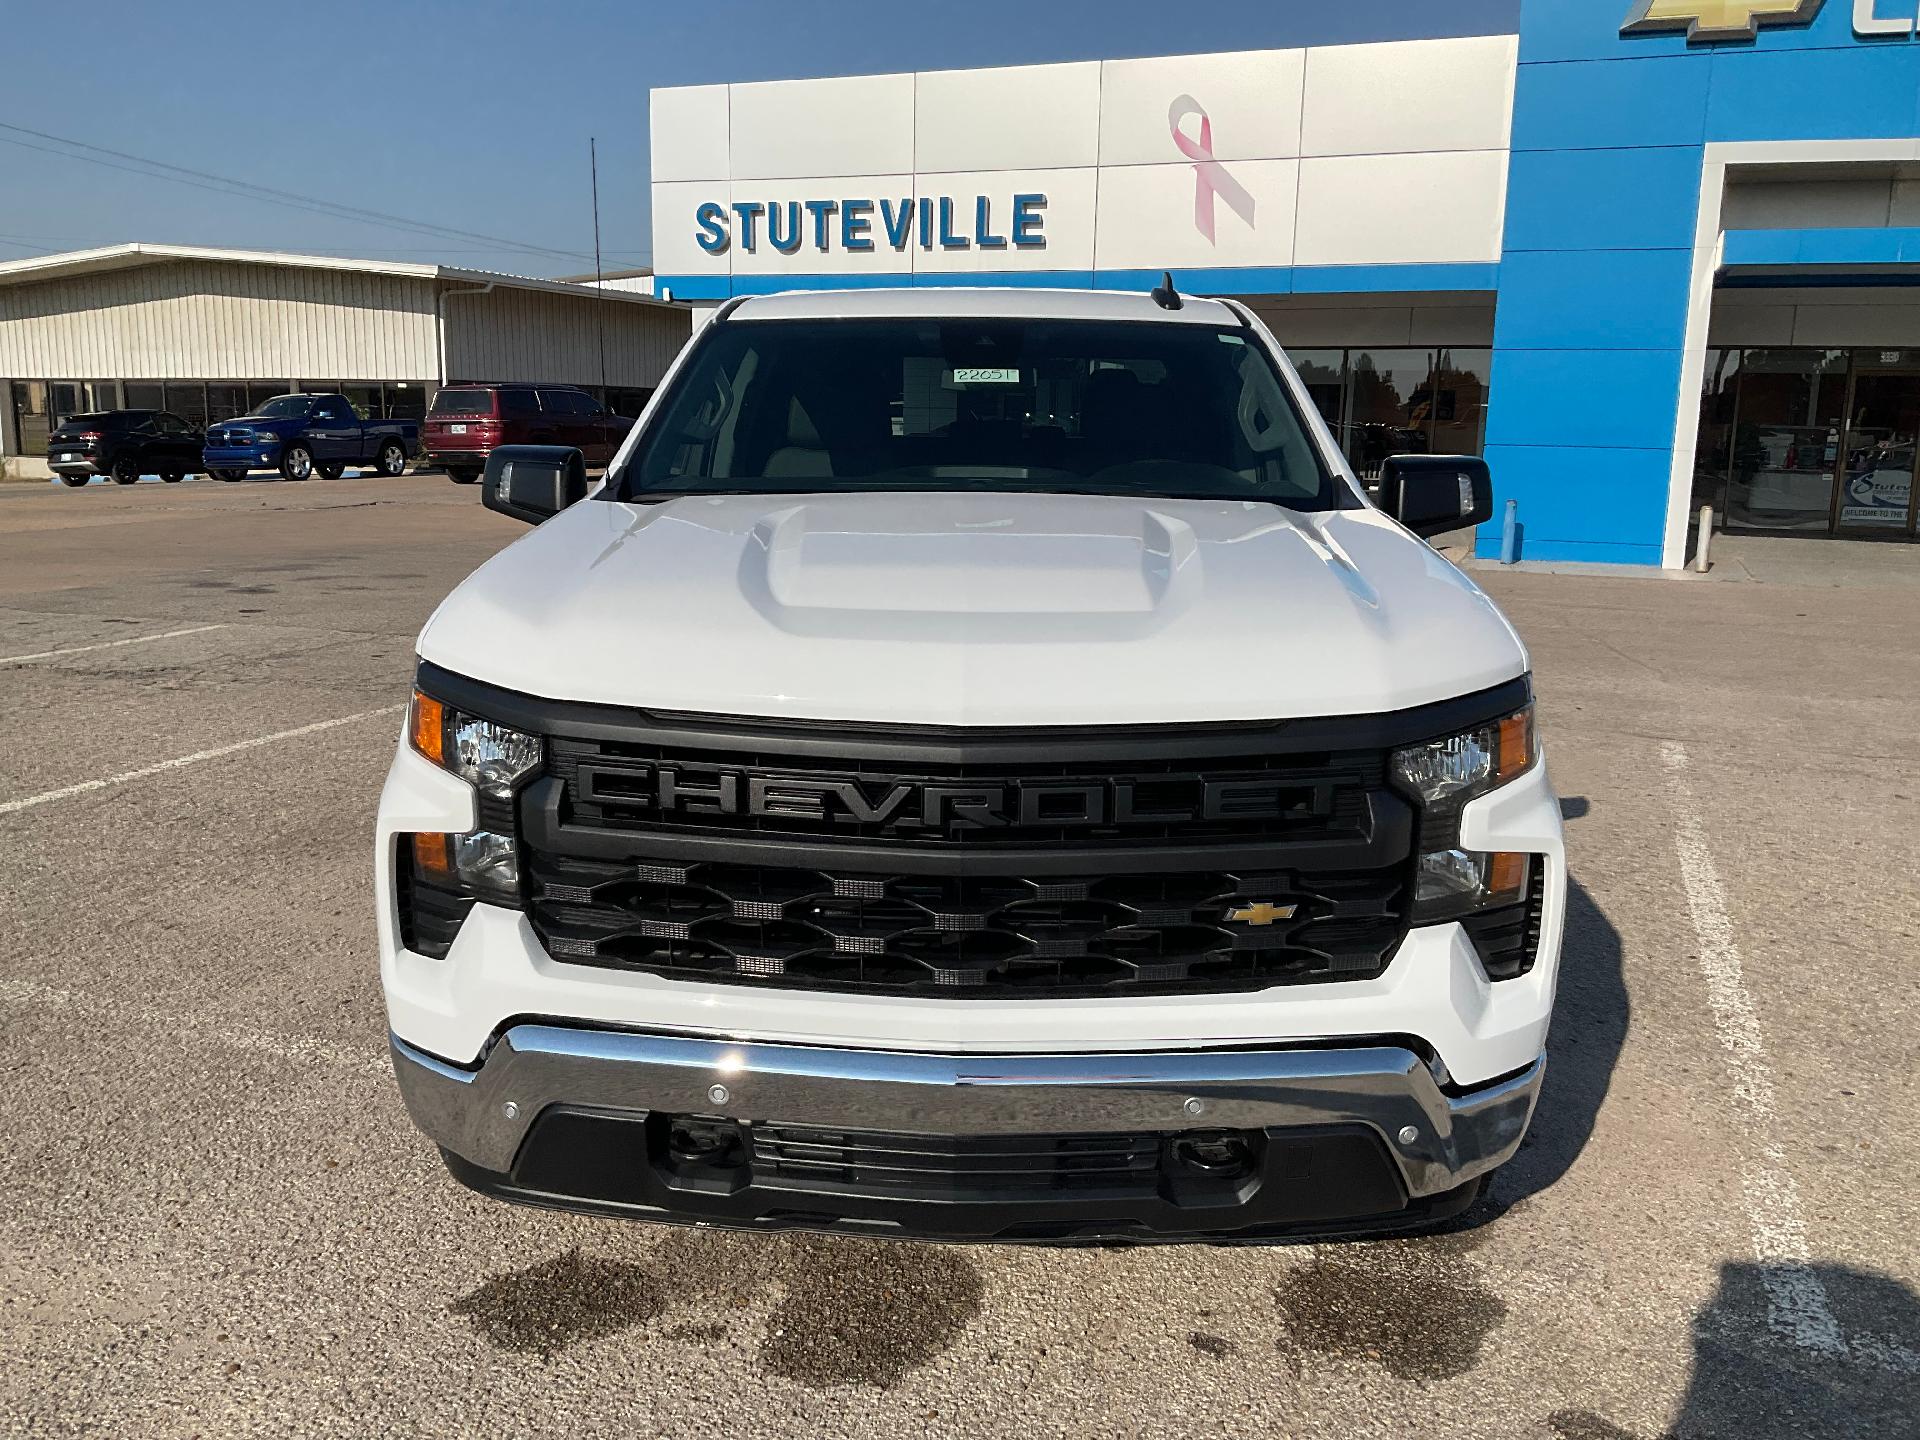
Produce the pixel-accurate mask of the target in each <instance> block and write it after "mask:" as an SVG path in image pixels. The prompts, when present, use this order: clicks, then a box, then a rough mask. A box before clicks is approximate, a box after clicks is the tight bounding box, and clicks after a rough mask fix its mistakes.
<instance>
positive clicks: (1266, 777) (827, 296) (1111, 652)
mask: <svg viewBox="0 0 1920 1440" xmlns="http://www.w3.org/2000/svg"><path fill="white" fill-rule="evenodd" d="M484 496H485V500H486V503H487V504H488V505H489V506H491V507H492V508H494V509H496V510H500V511H503V512H505V513H508V514H511V515H514V516H517V517H519V518H521V519H524V520H529V521H533V522H544V523H538V528H536V529H534V530H533V531H532V532H531V533H529V534H528V535H526V536H525V537H523V538H522V539H521V540H519V542H518V543H516V544H513V545H510V546H508V547H507V548H506V549H505V550H503V551H501V552H500V553H499V554H498V555H496V556H495V557H493V558H492V559H491V560H489V561H488V562H487V563H486V564H485V565H483V566H481V568H480V569H479V570H478V571H476V572H475V573H474V574H473V575H472V576H471V577H470V578H469V579H467V580H466V581H465V582H464V583H462V584H461V585H460V587H459V588H458V589H456V590H455V591H454V592H453V594H452V595H451V596H449V597H448V598H447V600H446V601H445V602H444V603H443V604H442V605H441V606H440V608H439V609H438V610H437V611H436V612H435V614H434V615H433V617H432V619H431V620H430V621H429V622H428V623H427V626H426V628H425V630H424V631H423V632H422V634H421V636H420V640H419V665H418V671H417V678H416V682H415V691H414V697H413V705H412V711H411V714H410V716H409V719H408V723H407V727H406V732H405V734H404V736H403V738H402V740H401V743H400V747H399V753H398V755H397V756H396V757H395V759H394V762H393V768H392V771H391V773H390V774H389V776H388V778H387V783H386V789H385V792H384V794H383V795H382V797H381V801H380V814H379V823H378V837H377V850H376V862H377V863H376V870H375V874H376V890H377V896H378V914H379V932H380V950H381V976H382V979H383V981H384V984H385V989H386V996H387V1006H388V1016H389V1022H390V1025H391V1030H392V1040H391V1046H392V1054H393V1061H394V1067H395V1070H396V1071H397V1073H398V1076H399V1081H400V1086H401V1089H402V1091H403V1093H404V1095H405V1099H406V1103H407V1105H408V1107H409V1109H410V1111H411V1113H412V1115H413V1117H414V1119H415V1121H416V1123H417V1124H418V1125H419V1126H420V1127H421V1128H422V1129H423V1130H424V1131H425V1132H426V1133H427V1134H428V1135H429V1136H430V1137H431V1138H432V1139H433V1140H434V1141H435V1142H436V1143H437V1144H438V1145H439V1146H440V1148H441V1151H442V1153H443V1154H444V1156H445V1158H446V1161H447V1164H448V1165H449V1166H450V1167H451V1169H452V1170H453V1172H454V1174H455V1175H456V1176H458V1177H459V1178H460V1179H461V1180H462V1181H464V1182H465V1183H467V1184H469V1185H471V1186H473V1187H475V1188H477V1189H479V1190H481V1191H483V1192H486V1193H490V1194H493V1195H498V1196H502V1197H505V1198H507V1199H511V1200H518V1201H524V1202H528V1203H532V1204H538V1205H552V1206H561V1207H566V1208H572V1209H584V1210H591V1211H597V1212H601V1213H607V1214H620V1215H632V1216H638V1217H642V1218H648V1219H658V1220H673V1221H683V1222H694V1223H702V1224H713V1225H730V1226H743V1227H753V1228H780V1227H799V1228H811V1229H831V1230H839V1231H844V1232H854V1233H863V1234H873V1235H906V1236H931V1237H937V1238H944V1239H973V1240H1034V1241H1073V1240H1085V1239H1108V1240H1153V1239H1177V1238H1189V1237H1206V1238H1253V1237H1263V1236H1276V1235H1289V1234H1299V1233H1326V1232H1339V1231H1347V1230H1387V1229H1394V1228H1401V1227H1411V1226H1420V1225H1427V1224H1431V1223H1434V1222H1437V1221H1440V1220H1442V1219H1445V1218H1446V1217H1448V1216H1451V1215H1453V1214H1455V1213H1457V1212H1459V1211H1460V1210H1462V1209H1464V1208H1465V1207H1466V1206H1467V1205H1468V1204H1470V1203H1471V1201H1472V1200H1473V1198H1474V1197H1475V1195H1476V1194H1477V1193H1478V1191H1479V1189H1480V1187H1481V1185H1482V1184H1483V1183H1484V1180H1485V1177H1486V1176H1487V1175H1488V1173H1489V1172H1491V1171H1492V1170H1493V1169H1494V1168H1495V1167H1496V1166H1498V1165H1500V1164H1501V1163H1502V1162H1504V1161H1505V1160H1507V1159H1508V1158H1509V1157H1510V1156H1511V1155H1512V1154H1513V1152H1514V1150H1515V1148H1516V1147H1517V1146H1518V1145H1519V1144H1520V1141H1521V1137H1522V1135H1523V1134H1524V1132H1525V1130H1526V1128H1527V1125H1528V1122H1529V1120H1530V1119H1531V1116H1532V1112H1533V1108H1534V1102H1535V1098H1536V1096H1537V1094H1538V1091H1539V1086H1540V1082H1541V1074H1542V1068H1543V1065H1544V1047H1545V1042H1546V1036H1547V1025H1548V1020H1549V1017H1550V1014H1551V1011H1552V1008H1553V995H1554V981H1555V974H1556V970H1557V967H1558V959H1559V944H1560V932H1561V920H1562V914H1563V911H1564V907H1565V898H1566V893H1567V882H1566V868H1565V861H1564V858H1563V852H1562V848H1561V830H1560V811H1559V806H1558V802H1557V801H1556V800H1555V797H1554V794H1553V791H1552V789H1551V787H1550V785H1549V783H1548V780H1547V775H1546V770H1545V766H1544V763H1543V761H1542V758H1541V755H1540V752H1539V748H1538V745H1537V742H1536V740H1535V737H1534V730H1533V709H1532V694H1531V689H1530V680H1529V673H1528V660H1527V653H1526V650H1525V649H1524V648H1523V647H1522V645H1521V643H1520V641H1519V639H1518V638H1517V637H1516V635H1515V634H1514V632H1513V629H1512V628H1511V626H1509V625H1508V623H1507V621H1506V620H1505V619H1504V618H1503V617H1502V615H1501V614H1500V612H1499V611H1498V610H1497V609H1496V608H1495V607H1494V605H1493V604H1492V602H1491V601H1490V600H1488V598H1487V597H1486V596H1485V595H1484V594H1482V593H1481V592H1480V591H1479V590H1478V589H1477V588H1475V586H1474V585H1473V583H1472V581H1470V580H1469V579H1468V578H1467V577H1466V576H1465V575H1463V574H1462V573H1461V572H1460V571H1459V570H1458V569H1456V568H1455V567H1454V566H1453V565H1452V564H1450V563H1448V561H1447V560H1446V559H1444V558H1443V557H1442V556H1441V555H1439V554H1438V553H1437V552H1435V551H1434V550H1433V549H1432V548H1431V547H1430V546H1429V545H1428V544H1427V543H1425V541H1423V540H1422V539H1420V538H1419V536H1420V535H1422V534H1426V535H1432V534H1437V533H1440V532H1442V531H1446V530H1451V529H1455V528H1458V527H1459V526H1461V525H1463V524H1471V523H1474V522H1477V521H1480V520H1483V519H1485V518H1486V517H1487V515H1488V513H1489V511H1490V509H1491V498H1490V489H1489V485H1488V477H1487V470H1486V466H1485V465H1484V464H1483V463H1482V462H1481V461H1479V460H1477V459H1472V458H1467V457H1449V456H1414V457H1401V458H1398V459H1395V460H1393V461H1390V462H1389V463H1388V465H1387V468H1386V473H1385V477H1384V480H1383V483H1382V489H1381V500H1380V504H1379V505H1378V506H1376V504H1374V503H1372V502H1370V501H1369V499H1368V498H1367V497H1366V495H1365V493H1364V492H1363V490H1362V489H1361V487H1360V486H1359V484H1357V483H1356V481H1355V479H1354V477H1353V474H1352V472H1351V470H1350V469H1349V468H1348V466H1347V464H1346V462H1345V460H1344V459H1343V458H1342V456H1341V454H1340V451H1339V449H1338V447H1337V446H1336V445H1335V444H1334V442H1333V440H1332V438H1331V436H1330V435H1329V434H1328V432H1327V430H1326V427H1325V426H1324V425H1323V424H1322V423H1321V421H1320V419H1319V417H1318V416H1317V415H1316V414H1315V412H1314V409H1313V407H1312V405H1311V404H1310V403H1309V401H1308V398H1307V396H1306V393H1305V391H1304V390H1303V388H1302V387H1301V384H1300V382H1299V379H1298V377H1297V376H1296V375H1295V374H1294V372H1293V369H1292V367H1291V366H1290V365H1289V364H1288V363H1287V361H1286V359H1285V357H1284V356H1283V354H1282V352H1281V350H1280V347H1279V346H1278V344H1277V343H1276V342H1275V341H1274V339H1273V337H1272V336H1271V335H1270V334H1269V333H1268V332H1267V330H1266V328H1265V327H1264V326H1263V325H1262V324H1261V323H1260V321H1259V319H1258V318H1257V317H1256V316H1255V315H1254V314H1253V313H1252V312H1250V311H1249V310H1247V309H1246V308H1245V307H1243V306H1241V305H1238V304H1234V303H1232V302H1228V301H1216V300H1200V299H1192V298H1186V299H1183V298H1182V297H1180V296H1179V295H1177V294H1175V293H1174V292H1173V288H1172V284H1171V282H1169V283H1168V284H1166V285H1165V286H1163V287H1161V288H1160V289H1159V290H1156V291H1155V292H1154V293H1153V295H1152V296H1148V295H1126V294H1103V293H1089V292H1085V291H1081V292H1047V291H1040V290H1031V291H1007V290H965V289H931V288H929V289H915V290H900V291H893V292H886V291H864V292H855V293H810V294H790V295H775V296H768V297H764V298H752V299H745V300H736V301H733V302H730V303H728V304H727V305H725V306H724V307H722V308H721V310H720V311H719V312H717V313H716V315H715V316H714V318H713V319H712V320H711V322H710V323H708V324H707V325H706V326H705V327H704V328H703V329H702V330H701V331H700V333H699V334H698V335H697V337H696V338H695V339H694V341H693V342H692V343H691V344H690V345H689V346H688V347H687V350H686V352H685V353H684V354H683V355H682V356H681V358H680V359H679V361H678V362H677V364H676V365H675V367H674V369H673V371H672V373H671V374H670V375H669V376H668V378H667V380H666V382H665V383H664V384H663V386H662V387H661V390H660V392H659V394H658V395H657V396H656V397H655V399H654V402H653V404H652V405H651V407H650V408H649V409H648V411H647V413H646V415H645V416H644V417H643V418H642V420H641V422H640V424H639V425H637V426H636V427H635V430H634V432H633V434H632V435H631V437H630V438H629V439H628V441H627V443H626V444H625V445H624V447H623V448H622V450H621V452H620V454H619V455H618V457H617V458H616V460H615V462H614V464H613V466H612V468H611V469H610V470H609V472H608V474H607V476H606V479H605V481H604V482H602V483H599V484H597V486H596V487H594V488H591V489H590V488H589V485H588V482H587V480H586V476H585V472H584V469H583V468H582V466H581V464H580V457H579V456H578V454H577V453H576V452H573V451H567V450H555V449H550V448H545V447H515V448H510V449H504V450H497V451H495V452H494V455H493V457H492V459H491V461H490V462H489V465H488V469H487V475H486V488H485V491H484Z"/></svg>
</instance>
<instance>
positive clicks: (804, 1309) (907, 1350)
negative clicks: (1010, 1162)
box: [760, 1240, 986, 1390]
mask: <svg viewBox="0 0 1920 1440" xmlns="http://www.w3.org/2000/svg"><path fill="white" fill-rule="evenodd" d="M788 1248H789V1254H788V1256H787V1263H786V1264H785V1265H784V1266H783V1267H782V1269H783V1271H784V1273H783V1274H782V1275H781V1277H780V1279H781V1282H782V1285H783V1290H784V1293H783V1294H782V1296H781V1299H780V1302H779V1304H778V1305H777V1306H775V1308H774V1312H773V1318H772V1319H771V1320H770V1321H769V1322H768V1330H767V1338H766V1339H765V1341H763V1342H762V1344H761V1346H760V1362H761V1364H762V1365H764V1366H765V1367H766V1368H767V1369H768V1370H770V1371H772V1372H773V1373H774V1374H776V1375H781V1376H784V1377H786V1378H787V1379H789V1380H798V1381H799V1382H800V1383H801V1384H803V1385H812V1386H825V1385H845V1384H850V1383H851V1384H860V1385H873V1386H877V1387H878V1388H880V1389H883V1390H884V1389H888V1388H890V1387H891V1386H893V1385H895V1384H897V1383H898V1382H899V1381H900V1379H901V1378H902V1377H904V1376H905V1375H906V1374H907V1373H908V1372H909V1371H911V1370H916V1369H918V1368H919V1367H920V1366H922V1365H925V1364H926V1363H927V1362H928V1361H930V1360H932V1359H934V1357H936V1356H938V1355H939V1354H941V1353H942V1352H943V1351H945V1350H947V1349H948V1348H949V1347H951V1346H952V1345H953V1344H954V1342H955V1341H957V1340H958V1339H959V1338H960V1336H961V1335H962V1334H963V1333H964V1332H965V1330H966V1328H967V1326H968V1325H969V1324H970V1323H971V1322H972V1321H973V1319H974V1317H975V1316H977V1315H978V1314H979V1313H980V1305H981V1301H982V1300H983V1299H984V1297H985V1295H986V1283H985V1281H984V1280H983V1279H982V1278H981V1275H980V1268H979V1266H978V1265H977V1264H975V1262H974V1261H972V1260H971V1259H969V1258H968V1257H967V1256H965V1255H962V1254H959V1253H957V1252H955V1251H952V1250H943V1249H937V1248H934V1247H932V1246H922V1245H901V1244H898V1243H895V1242H891V1241H888V1242H880V1243H874V1244H869V1245H856V1244H849V1243H847V1242H845V1241H832V1240H802V1241H793V1242H790V1244H789V1247H788Z"/></svg>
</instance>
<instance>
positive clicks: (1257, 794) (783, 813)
mask: <svg viewBox="0 0 1920 1440" xmlns="http://www.w3.org/2000/svg"><path fill="white" fill-rule="evenodd" d="M575 783H576V786H577V790H576V794H577V795H578V797H579V798H580V799H581V800H584V801H586V802H588V803H590V804H595V805H609V804H610V805H622V806H627V807H630V808H635V809H641V810H646V811H651V812H652V813H654V814H656V815H658V816H659V818H660V819H661V820H663V821H671V820H673V819H674V818H676V817H686V818H691V817H696V816H739V817H745V818H749V819H755V820H767V821H773V822H778V821H780V820H783V819H784V820H789V821H794V822H800V823H810V824H821V823H842V824H847V825H862V826H882V827H886V828H889V829H897V830H918V831H929V832H934V833H942V834H945V833H954V832H965V831H969V830H994V829H1003V828H1007V827H1016V826H1018V827H1029V826H1060V827H1068V828H1072V827H1087V828H1098V827H1126V826H1141V825H1154V826H1166V825H1178V824H1182V823H1208V822H1219V821H1226V820H1239V821H1259V820H1274V821H1302V820H1313V819H1323V818H1325V817H1326V816H1328V815H1330V814H1331V813H1332V812H1333V803H1334V796H1333V792H1334V786H1333V783H1332V782H1331V781H1329V780H1310V781H1302V780H1299V779H1296V778H1291V777H1283V778H1276V777H1271V776H1261V775H1247V776H1239V777H1214V776H1199V775H1190V776H1161V775H1156V776H1153V777H1151V778H1139V779H1129V778H1125V777H1119V778H1116V777H1111V776H1101V777H1093V778H1088V779H1074V778H1064V779H1053V778H1048V779H1006V780H991V781H971V780H969V781H952V782H949V781H934V780H916V779H892V780H873V779H863V778H861V777H858V776H852V775H846V776H833V775H820V774H805V775H793V774H782V773H779V772H776V771H761V770H749V769H743V768H731V767H707V766H693V765H685V764H629V765H622V766H619V767H617V768H616V767H612V766H605V765H598V764H593V763H587V764H583V765H581V766H580V769H579V774H578V778H577V780H576V782H575Z"/></svg>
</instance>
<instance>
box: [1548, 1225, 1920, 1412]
mask: <svg viewBox="0 0 1920 1440" xmlns="http://www.w3.org/2000/svg"><path fill="white" fill-rule="evenodd" d="M1807 1275H1810V1276H1811V1277H1812V1280H1813V1282H1814V1283H1815V1284H1817V1285H1818V1287H1819V1290H1820V1292H1821V1293H1823V1294H1824V1295H1825V1297H1826V1301H1827V1305H1828V1307H1829V1309H1830V1310H1831V1312H1832V1315H1833V1319H1834V1321H1835V1322H1836V1327H1835V1328H1836V1330H1837V1336H1832V1335H1829V1336H1827V1339H1826V1343H1825V1344H1824V1345H1822V1346H1809V1345H1808V1344H1807V1343H1805V1338H1804V1336H1803V1335H1802V1334H1801V1332H1804V1331H1806V1330H1807V1328H1808V1327H1807V1317H1805V1316H1795V1317H1790V1320H1791V1323H1789V1322H1788V1320H1787V1319H1784V1318H1783V1319H1782V1320H1781V1321H1779V1322H1776V1320H1775V1318H1774V1316H1775V1309H1776V1301H1775V1300H1774V1298H1773V1293H1772V1291H1773V1288H1776V1287H1777V1284H1778V1281H1779V1279H1780V1272H1778V1271H1777V1270H1774V1269H1773V1268H1772V1267H1769V1266H1767V1265H1763V1264H1757V1263H1755V1262H1752V1261H1738V1262H1735V1263H1732V1264H1727V1265H1723V1266H1721V1268H1720V1284H1719V1286H1718V1288H1717V1289H1716V1290H1715V1292H1714V1296H1713V1299H1712V1300H1710V1301H1709V1302H1708V1303H1707V1305H1706V1306H1705V1307H1704V1308H1703V1309H1702V1310H1701V1311H1700V1313H1699V1315H1697V1316H1696V1317H1695V1319H1694V1322H1693V1373H1692V1376H1691V1378H1690V1380H1689V1382H1688V1385H1687V1392H1686V1395H1685V1397H1684V1398H1683V1399H1682V1400H1681V1403H1680V1409H1679V1411H1678V1413H1677V1414H1676V1415H1675V1417H1674V1421H1673V1424H1672V1426H1671V1428H1669V1429H1667V1430H1664V1431H1662V1432H1660V1435H1659V1436H1658V1437H1657V1440H1775V1437H1779V1440H1786V1437H1789V1436H1791V1437H1793V1440H1882V1437H1892V1436H1900V1435H1907V1436H1911V1435H1920V1356H1917V1355H1916V1354H1915V1353H1914V1351H1913V1350H1912V1349H1911V1348H1909V1347H1910V1346H1912V1345H1913V1344H1914V1343H1915V1341H1916V1339H1920V1297H1916V1296H1915V1295H1914V1293H1913V1291H1912V1290H1910V1289H1909V1288H1908V1287H1907V1286H1905V1285H1903V1284H1901V1283H1900V1282H1899V1281H1898V1280H1894V1279H1892V1278H1890V1277H1888V1276H1885V1275H1876V1274H1873V1273H1871V1272H1868V1271H1864V1270H1856V1269H1852V1268H1850V1267H1848V1266H1844V1265H1831V1264H1815V1265H1812V1266H1809V1267H1807V1268H1806V1270H1805V1271H1803V1272H1799V1273H1798V1274H1796V1276H1795V1279H1796V1280H1797V1281H1799V1283H1798V1284H1797V1285H1796V1286H1795V1289H1796V1290H1799V1291H1802V1292H1804V1290H1805V1289H1806V1285H1805V1277H1806V1276H1807ZM1814 1333H1815V1334H1818V1333H1820V1332H1819V1329H1818V1326H1816V1327H1815V1332H1814ZM1547 1424H1548V1426H1549V1429H1550V1432H1551V1433H1552V1434H1553V1435H1554V1436H1556V1437H1558V1440H1656V1437H1653V1436H1649V1435H1647V1434H1645V1433H1644V1432H1642V1431H1638V1430H1634V1429H1631V1428H1629V1427H1626V1426H1622V1425H1618V1424H1615V1423H1614V1422H1613V1421H1611V1420H1609V1419H1608V1418H1607V1417H1606V1416H1605V1415H1602V1414H1598V1413H1596V1412H1594V1411H1592V1410H1584V1409H1565V1410H1556V1411H1554V1412H1553V1413H1552V1414H1551V1415H1549V1416H1548V1417H1547Z"/></svg>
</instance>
